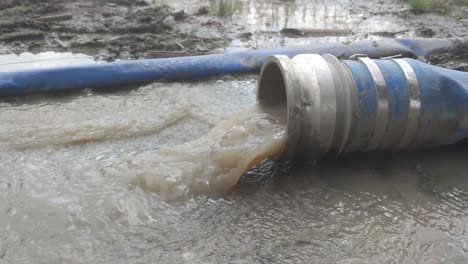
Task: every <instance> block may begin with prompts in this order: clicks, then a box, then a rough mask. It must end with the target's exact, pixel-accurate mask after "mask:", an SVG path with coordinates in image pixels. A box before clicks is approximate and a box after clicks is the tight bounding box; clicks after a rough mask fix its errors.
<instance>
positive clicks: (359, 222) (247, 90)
mask: <svg viewBox="0 0 468 264" xmlns="http://www.w3.org/2000/svg"><path fill="white" fill-rule="evenodd" d="M117 2H120V3H122V2H125V1H124V0H122V1H115V3H117ZM200 2H203V1H170V3H168V4H170V5H172V6H174V7H175V8H176V10H180V9H185V10H186V11H187V12H198V8H199V7H200V4H199V3H200ZM87 3H88V2H87ZM157 3H161V2H157ZM75 4H77V3H70V6H74V5H75ZM78 4H79V3H78ZM88 4H89V5H90V6H91V7H92V3H88ZM67 5H68V3H67ZM203 5H207V6H208V8H209V10H210V12H212V13H213V14H215V15H216V19H219V20H222V22H223V23H224V27H222V28H219V32H218V33H219V34H221V33H223V34H224V33H226V34H231V35H233V36H237V34H239V33H245V32H251V33H252V34H253V36H252V38H251V39H246V40H244V39H241V38H240V37H234V38H232V41H231V42H230V45H231V46H234V47H252V46H253V47H255V46H269V45H271V46H275V45H289V44H293V45H296V44H302V43H307V42H316V41H342V40H343V39H347V36H318V37H309V36H307V37H300V38H298V37H294V38H293V37H287V36H284V35H281V34H280V33H278V31H279V30H281V29H283V28H284V27H288V28H295V27H306V26H307V27H308V28H309V27H311V28H325V29H333V28H342V29H348V28H350V29H351V30H357V31H360V30H368V31H371V30H372V31H374V30H375V31H388V30H393V29H394V30H395V31H403V30H405V25H407V24H406V23H407V20H402V19H395V20H392V19H394V17H395V16H394V14H393V13H392V12H396V11H395V10H398V9H401V8H402V5H403V3H400V2H399V1H395V2H391V3H390V4H389V3H387V2H385V3H381V5H382V6H384V8H386V9H385V10H387V11H388V13H387V14H376V15H375V16H377V18H369V12H370V11H372V12H378V10H376V9H379V8H383V7H380V4H375V6H376V7H373V5H372V6H371V5H369V4H368V3H367V1H366V2H361V1H360V0H354V1H337V2H333V3H329V2H326V1H275V2H266V1H237V2H233V1H205V2H203ZM82 8H83V9H86V8H88V7H87V5H83V7H82ZM127 9H129V10H132V9H131V8H129V7H126V6H120V5H117V4H113V5H112V6H110V7H109V8H108V9H106V10H107V11H112V12H117V14H126V13H125V12H127V11H126V10H127ZM145 10H146V9H145ZM119 12H121V13H119ZM145 12H149V11H148V10H146V11H145ZM158 12H159V11H158ZM80 13H83V14H88V13H87V12H82V10H81V9H80ZM143 14H145V15H147V14H148V13H143ZM227 14H229V15H227ZM284 14H289V16H288V19H285V18H284ZM75 16H79V14H78V13H77V14H75ZM134 16H135V15H134V14H133V16H132V15H130V16H129V17H130V18H132V17H134ZM387 16H388V19H382V17H387ZM429 16H431V17H432V16H434V17H436V18H437V16H436V15H429ZM231 17H232V19H231ZM364 18H365V19H364ZM81 19H83V20H82V21H85V22H86V23H84V22H83V23H84V24H80V25H92V23H90V22H89V21H93V20H92V19H91V18H90V17H87V16H85V17H84V18H83V17H81ZM95 19H96V21H97V20H99V21H100V19H101V18H100V17H98V18H95ZM113 19H115V18H113ZM198 19H200V20H198ZM208 19H213V17H209V16H206V17H200V18H197V19H196V20H195V22H193V20H190V18H188V20H187V21H186V22H177V23H181V24H180V26H181V27H183V26H184V23H185V24H190V23H194V25H196V27H195V28H196V31H197V34H201V35H202V34H212V32H211V33H210V32H208V30H206V27H202V26H200V23H204V22H206V21H205V20H208ZM417 19H419V20H423V18H415V20H417ZM365 20H367V21H368V22H362V21H365ZM119 21H120V22H122V21H124V20H122V21H121V20H117V21H114V20H112V21H111V22H112V23H114V22H115V23H116V25H120V24H119V23H120V22H119ZM389 21H397V22H396V23H394V24H392V22H389ZM428 21H429V22H427V23H430V20H429V19H428ZM434 21H439V20H437V19H436V20H434ZM444 21H445V20H444ZM124 22H125V21H124ZM153 22H154V21H153ZM66 23H68V22H66ZM66 23H65V24H66ZM70 23H71V22H70ZM88 23H90V24H88ZM414 23H419V22H417V21H416V22H414ZM444 23H445V22H444ZM71 24H73V23H71ZM236 24H237V25H236ZM59 25H60V26H62V25H61V24H60V23H59ZM225 25H229V26H228V28H233V30H232V32H229V29H226V27H227V26H225ZM332 25H333V26H332ZM54 26H55V27H56V26H57V25H54ZM380 26H382V28H380ZM242 27H245V28H242ZM65 28H66V27H65ZM83 28H86V27H83ZM83 28H75V29H77V30H78V29H83ZM191 28H192V29H193V28H194V26H193V25H192V27H191ZM91 29H92V28H91ZM189 29H190V28H189V27H187V28H186V30H189ZM410 29H411V28H410ZM148 30H149V29H148ZM217 30H218V29H217ZM447 30H456V27H450V29H447ZM90 32H91V33H90ZM90 32H88V33H83V34H84V35H86V34H89V35H86V36H85V37H83V39H86V41H87V40H89V39H93V41H94V42H96V43H101V42H100V41H101V40H102V39H105V40H106V38H107V37H108V36H101V35H99V36H96V35H94V33H93V32H94V31H92V30H91V31H90ZM220 32H221V33H220ZM408 32H409V31H408ZM437 32H439V31H437ZM437 32H436V33H437ZM440 32H443V31H440ZM218 33H217V34H218ZM452 33H453V32H452ZM80 34H81V33H80ZM144 34H149V33H147V32H145V33H144ZM359 34H360V33H359ZM401 34H409V33H401ZM103 35H105V34H103ZM453 35H454V36H455V35H457V34H455V33H454V34H453ZM66 36H67V35H66V34H65V33H64V34H59V37H61V38H64V39H66ZM90 36H91V37H90ZM140 36H141V35H138V34H135V35H132V36H131V37H132V39H135V38H136V37H140ZM49 37H50V36H47V37H46V40H47V41H49V40H50V39H49ZM101 37H102V39H100V38H101ZM111 37H115V36H113V35H111ZM189 37H190V38H192V37H193V36H192V35H190V36H189ZM355 37H356V36H355ZM358 37H372V36H364V35H362V36H361V35H359V36H358ZM94 38H96V39H97V40H96V39H94ZM51 39H53V38H51ZM195 39H198V38H195ZM154 40H155V39H153V38H151V37H148V39H146V40H145V41H148V42H151V43H153V42H152V41H154ZM138 42H139V43H140V42H141V43H143V41H141V39H139V40H138ZM41 43H42V42H40V43H39V42H38V43H36V44H37V45H36V44H35V46H36V47H37V46H40V47H52V46H47V45H46V46H41V45H42V44H41ZM51 43H54V42H51ZM120 43H124V42H120ZM125 43H127V42H125ZM127 44H128V43H127ZM100 45H101V44H100ZM125 45H126V44H125ZM125 45H123V46H122V47H123V48H122V50H118V51H114V50H113V51H112V52H114V53H113V54H128V52H130V51H131V49H126V48H125V47H126V46H125ZM15 47H17V48H18V49H20V50H21V49H23V50H24V49H27V47H26V46H25V47H23V48H21V46H15ZM112 47H113V46H112ZM112 47H107V46H106V47H105V48H104V49H105V50H107V49H108V48H112ZM138 47H140V48H141V46H138ZM145 47H146V46H145ZM119 52H122V53H119ZM130 53H131V52H130ZM119 56H122V57H125V56H126V55H125V56H124V55H118V56H117V57H119ZM23 59H25V60H26V59H28V58H27V56H26V57H24V58H23ZM81 59H88V58H86V57H82V58H81ZM38 63H41V62H38ZM57 63H60V62H59V61H57ZM5 65H6V64H5V62H1V63H0V67H4V66H5ZM255 85H256V79H255V77H254V76H245V77H235V78H234V77H221V79H219V80H210V81H205V82H194V83H171V84H165V83H155V84H151V85H148V86H145V87H140V88H139V89H135V90H121V91H119V92H116V93H108V92H96V91H84V92H83V93H80V94H69V95H66V96H37V95H36V96H30V97H27V98H18V99H11V100H2V101H1V102H0V108H1V109H0V110H1V111H0V162H1V164H2V166H0V175H1V177H0V263H34V264H36V263H154V262H159V263H417V262H419V263H466V262H468V242H467V241H468V225H467V223H468V204H467V196H468V193H467V192H468V180H467V179H468V174H467V173H466V171H467V168H466V159H467V154H466V153H467V152H466V147H467V146H466V145H461V146H458V147H451V148H443V149H438V150H423V151H419V152H414V153H390V154H385V155H383V154H378V155H377V154H376V155H374V154H372V155H367V156H353V157H344V158H341V159H339V160H334V159H331V160H326V161H323V162H320V163H318V164H315V163H314V164H302V165H299V164H295V165H294V166H292V167H289V166H288V165H287V164H280V163H277V162H271V161H264V162H262V163H261V164H260V165H259V166H257V167H255V168H254V169H253V170H250V171H249V172H248V173H246V174H245V175H244V176H243V177H241V179H240V181H239V183H238V184H237V185H236V186H235V187H234V188H232V189H230V190H229V192H228V193H227V194H225V195H221V196H219V195H218V196H216V195H211V194H209V195H204V192H200V193H199V194H200V195H195V196H194V197H193V198H192V199H189V200H187V201H185V202H182V203H180V204H171V203H167V202H166V201H165V199H164V198H167V197H163V195H164V194H163V193H161V192H160V193H159V194H158V193H157V192H153V191H154V189H153V191H151V188H149V189H146V190H144V188H140V186H139V185H138V182H137V184H136V185H135V184H131V183H132V181H131V179H133V178H134V177H133V178H132V177H129V176H134V175H137V174H138V173H137V174H131V173H126V172H128V170H129V169H131V167H129V166H127V165H128V164H129V163H131V162H136V163H137V164H139V165H145V164H146V160H145V159H146V158H148V157H150V158H151V157H153V156H154V155H156V154H158V153H160V151H162V150H165V151H176V152H177V151H180V146H184V144H189V146H190V144H195V143H188V142H193V141H194V140H195V142H196V139H197V138H201V137H202V136H203V135H205V134H206V133H208V132H209V131H210V130H211V129H213V127H215V125H216V124H217V123H219V122H222V121H223V120H226V118H227V117H229V116H232V115H234V114H236V113H238V112H239V111H242V110H244V109H247V108H248V107H250V106H252V105H254V104H255ZM266 128H267V129H266V130H265V134H266V135H268V136H271V135H273V133H272V132H273V131H272V130H269V129H268V128H269V126H266ZM241 134H242V133H241ZM241 138H242V137H241ZM218 139H219V138H218ZM234 141H235V140H234ZM195 145H196V144H195ZM178 146H179V147H178ZM240 151H241V152H242V153H247V151H245V149H241V150H240ZM163 152H164V151H163ZM273 152H276V151H273ZM153 154H154V155H153ZM204 155H205V156H204ZM135 157H136V158H138V159H133V158H135ZM205 157H206V152H205V153H204V154H203V155H196V156H194V155H192V156H191V158H192V159H193V160H195V161H197V162H200V163H203V162H205V161H206V159H205ZM176 158H177V155H176ZM236 159H237V158H236ZM115 161H120V162H121V163H119V162H115ZM121 165H124V166H121ZM153 165H154V164H153ZM231 165H232V164H231ZM234 165H239V164H234ZM240 165H242V164H240ZM147 167H148V168H149V169H148V170H147V174H144V175H143V176H142V177H146V178H147V179H153V178H152V177H153V175H159V176H161V175H163V174H164V173H165V172H164V170H167V171H170V170H173V169H174V167H173V166H166V167H164V166H163V167H164V168H160V167H158V166H150V165H148V166H147ZM182 167H183V166H182ZM240 167H241V168H242V167H243V166H240ZM247 167H248V166H247ZM244 168H245V167H244ZM242 170H244V169H243V168H242V169H240V170H239V171H242ZM186 175H188V176H189V178H190V176H192V175H194V174H186ZM216 175H218V174H216ZM236 175H238V174H236ZM236 177H237V176H236ZM140 178H141V177H140ZM159 179H163V180H166V178H162V177H160V178H159ZM236 179H237V178H236ZM156 182H157V181H156ZM129 183H130V184H129ZM140 183H141V182H140ZM146 183H147V182H146ZM141 184H142V183H141ZM229 185H231V184H229ZM142 186H143V187H144V184H143V185H142ZM158 186H161V185H159V184H156V183H155V182H153V185H151V186H149V187H154V188H156V189H157V188H158ZM168 186H169V185H168ZM167 190H168V191H170V192H169V193H171V189H170V188H167ZM156 191H157V190H156ZM223 191H224V190H223ZM190 197H191V196H190ZM190 197H187V198H190Z"/></svg>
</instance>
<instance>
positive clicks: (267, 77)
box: [257, 55, 301, 160]
mask: <svg viewBox="0 0 468 264" xmlns="http://www.w3.org/2000/svg"><path fill="white" fill-rule="evenodd" d="M300 96H301V95H300V88H299V82H298V80H297V78H296V77H295V69H294V65H293V63H292V61H291V60H290V59H289V58H288V57H287V56H284V55H275V56H270V57H269V58H268V59H267V61H266V62H265V63H264V65H263V67H262V69H261V71H260V75H259V77H258V82H257V101H258V102H260V103H263V104H266V105H272V104H279V103H284V102H286V107H287V111H286V112H287V116H286V120H287V127H286V144H285V147H284V149H283V151H282V152H281V154H280V155H279V157H274V158H279V159H281V160H291V159H292V158H293V157H294V154H295V153H296V145H297V143H298V141H299V136H300V116H299V115H298V114H299V113H300V103H299V102H300Z"/></svg>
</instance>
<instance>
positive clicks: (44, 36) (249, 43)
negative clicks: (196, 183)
mask: <svg viewBox="0 0 468 264" xmlns="http://www.w3.org/2000/svg"><path fill="white" fill-rule="evenodd" d="M166 4H167V5H166ZM168 5H169V6H168ZM467 17H468V7H466V6H463V5H456V4H446V5H440V6H438V7H437V8H433V9H432V10H427V11H425V12H419V13H417V12H414V11H413V10H412V9H411V7H410V6H409V4H408V2H407V1H406V0H390V1H381V0H373V1H364V0H336V1H333V3H330V2H327V1H322V0H314V1H286V0H284V1H275V2H271V1H263V0H259V1H252V0H237V1H234V0H231V1H217V0H213V1H208V0H200V1H194V0H176V1H165V0H146V1H144V0H80V1H60V0H44V1H40V3H37V1H33V0H7V1H2V3H0V53H21V52H25V51H28V52H33V53H38V52H44V51H50V50H53V51H72V52H75V53H86V54H89V55H93V56H95V57H96V58H97V59H102V60H114V59H137V58H155V57H171V56H182V55H193V54H205V53H210V52H219V51H224V50H225V49H226V48H232V47H235V48H238V47H241V48H260V47H271V46H279V45H300V44H309V43H317V42H351V41H354V40H358V39H373V38H382V37H467V36H468V32H467V30H466V29H467V28H468V19H467ZM286 33H288V34H286ZM338 33H339V34H338ZM467 58H468V56H467V55H466V54H461V55H460V56H458V57H457V58H446V57H437V58H433V59H431V60H430V62H432V63H435V64H439V65H443V66H448V67H451V68H457V69H462V70H463V69H465V70H466V68H467V66H466V63H467V61H468V59H467Z"/></svg>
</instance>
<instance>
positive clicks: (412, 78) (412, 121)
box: [393, 59, 421, 149]
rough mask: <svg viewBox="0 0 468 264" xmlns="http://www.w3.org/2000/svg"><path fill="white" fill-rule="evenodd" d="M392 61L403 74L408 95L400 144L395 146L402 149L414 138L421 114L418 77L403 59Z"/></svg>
mask: <svg viewBox="0 0 468 264" xmlns="http://www.w3.org/2000/svg"><path fill="white" fill-rule="evenodd" d="M393 61H394V62H395V63H396V64H398V66H400V68H401V70H402V71H403V73H404V74H405V77H406V83H407V87H408V95H409V96H408V97H409V99H408V117H407V120H406V128H405V132H404V134H403V137H402V138H401V141H400V144H399V145H398V146H397V148H399V149H403V148H407V147H408V146H409V145H411V143H413V142H414V140H415V139H416V134H417V129H418V126H419V118H420V116H421V99H420V95H419V83H418V78H417V77H416V73H415V72H414V70H413V68H412V67H411V65H410V64H409V63H408V62H406V61H405V60H403V59H394V60H393Z"/></svg>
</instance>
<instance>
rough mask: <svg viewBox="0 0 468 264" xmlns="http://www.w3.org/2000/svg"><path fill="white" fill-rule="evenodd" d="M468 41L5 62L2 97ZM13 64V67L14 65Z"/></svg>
mask: <svg viewBox="0 0 468 264" xmlns="http://www.w3.org/2000/svg"><path fill="white" fill-rule="evenodd" d="M467 45H468V39H422V38H414V39H382V40H376V41H373V40H363V41H357V42H354V43H351V44H319V45H309V46H304V47H282V48H273V49H263V50H252V51H245V52H236V53H224V54H213V55H204V56H193V57H180V58H167V59H146V60H134V61H116V62H95V61H84V62H83V63H73V64H70V65H50V66H48V65H47V64H45V65H42V66H41V67H38V68H35V67H27V65H26V66H25V65H23V66H25V67H21V68H20V69H18V68H16V67H13V65H9V64H8V63H6V64H1V62H0V96H6V95H13V96H15V95H24V94H28V93H40V92H56V91H68V90H80V89H85V88H107V87H109V88H112V87H117V86H124V85H132V84H138V83H144V82H151V81H156V80H178V81H180V80H187V79H194V78H200V77H208V76H216V75H223V74H235V73H258V72H259V70H260V68H261V67H262V65H263V64H264V62H265V61H266V59H267V58H268V56H271V55H286V56H288V57H294V56H295V55H297V54H304V53H318V54H332V55H335V56H338V57H340V58H349V57H350V56H351V55H354V54H366V55H367V56H369V57H371V58H381V57H387V56H395V55H401V56H402V57H410V58H418V57H427V56H429V55H434V54H439V53H449V54H456V53H457V52H459V51H460V49H463V48H466V46H467ZM9 66H12V67H9Z"/></svg>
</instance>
